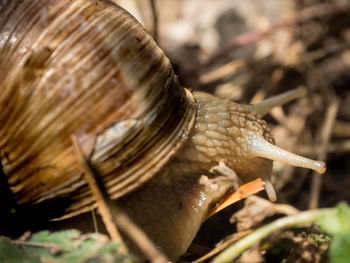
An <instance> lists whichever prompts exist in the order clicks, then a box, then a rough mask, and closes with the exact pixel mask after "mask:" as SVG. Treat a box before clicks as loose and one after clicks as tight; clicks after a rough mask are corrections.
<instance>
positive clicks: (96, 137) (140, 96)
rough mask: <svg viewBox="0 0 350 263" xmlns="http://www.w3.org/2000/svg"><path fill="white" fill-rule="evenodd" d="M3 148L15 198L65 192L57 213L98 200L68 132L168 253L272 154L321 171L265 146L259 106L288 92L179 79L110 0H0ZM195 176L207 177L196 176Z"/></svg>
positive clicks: (46, 199) (268, 139)
mask: <svg viewBox="0 0 350 263" xmlns="http://www.w3.org/2000/svg"><path fill="white" fill-rule="evenodd" d="M0 80H1V81H0V91H1V92H0V105H2V110H1V112H0V158H1V165H2V169H3V173H4V175H5V176H6V180H7V183H8V186H9V188H10V190H11V193H12V196H13V199H14V200H15V202H16V203H17V204H18V205H19V206H33V207H34V206H36V205H40V204H55V203H56V202H58V201H59V200H65V201H66V200H68V201H67V202H66V203H65V204H66V205H65V207H64V208H65V209H64V211H62V214H61V216H63V215H65V216H74V215H77V214H80V213H83V212H86V211H89V210H91V209H93V208H95V202H94V199H93V197H92V195H91V193H90V190H89V188H88V186H87V184H86V182H85V181H84V179H83V170H82V168H81V167H80V165H79V162H78V161H77V157H76V154H75V152H74V146H73V144H72V141H71V136H72V135H75V136H76V137H77V138H78V140H79V143H80V144H81V147H82V150H83V152H84V154H85V155H86V156H87V157H88V159H89V161H90V162H91V165H92V166H93V167H94V168H95V169H96V170H97V171H98V172H99V174H100V175H101V180H102V181H103V184H104V186H105V187H106V189H107V191H108V194H109V196H110V198H112V199H113V200H116V201H115V202H117V203H118V204H119V205H120V206H121V207H122V208H123V209H124V210H125V211H126V212H127V213H128V214H129V215H130V217H131V218H132V219H133V220H134V221H135V222H136V223H137V224H139V225H140V226H141V227H142V228H143V229H144V230H145V232H146V233H147V234H148V235H149V236H150V238H151V239H152V240H153V241H154V242H155V243H156V244H157V246H159V247H160V248H161V249H162V250H163V251H164V252H165V253H166V254H167V255H168V256H169V258H171V259H175V258H177V257H179V256H180V255H181V254H182V253H184V252H185V251H186V249H187V247H188V246H189V244H190V243H191V241H192V239H193V238H194V236H195V234H196V232H197V231H198V229H199V227H200V225H201V223H202V222H203V221H204V219H205V218H206V215H207V214H208V211H209V209H210V208H211V207H212V205H213V204H214V203H216V202H217V201H219V200H221V199H222V198H223V197H224V196H225V195H226V194H227V193H228V192H229V191H231V190H232V189H233V187H234V183H233V181H232V179H230V178H227V177H225V176H223V175H218V174H211V173H209V172H208V171H209V169H210V168H211V167H213V166H215V165H216V164H217V163H218V162H220V161H223V162H224V163H225V164H226V165H227V166H228V167H229V168H230V169H232V170H233V171H235V172H236V173H237V176H238V177H239V178H240V179H241V181H243V182H249V181H251V180H253V179H256V178H259V177H261V178H262V179H263V180H264V182H265V185H266V189H267V191H268V195H269V197H270V198H271V199H272V200H273V199H275V198H276V197H275V193H274V190H273V187H272V184H271V182H270V181H271V179H270V176H271V169H272V160H277V161H281V162H284V163H288V164H291V165H295V166H301V167H306V168H311V169H314V170H316V171H318V172H320V173H323V172H324V171H325V164H324V163H323V162H318V161H313V160H310V159H307V158H304V157H300V156H297V155H294V154H292V153H289V152H286V151H284V150H282V149H279V148H277V147H276V146H274V139H273V137H272V135H271V134H270V130H269V128H268V126H267V124H266V122H265V121H264V120H262V116H263V115H265V114H266V113H267V112H268V111H269V110H270V109H271V108H272V107H274V106H276V105H281V104H283V103H285V102H286V101H289V100H290V99H293V98H294V97H295V95H293V94H294V93H287V94H284V95H283V94H282V95H280V96H277V97H275V98H271V99H268V100H266V101H263V102H261V103H259V104H255V105H240V104H236V103H234V102H231V101H227V100H223V99H219V98H216V97H214V96H213V95H209V94H207V93H203V92H193V93H192V92H190V91H189V90H187V89H186V88H184V87H182V86H181V85H180V83H179V82H178V80H177V78H176V76H175V74H174V72H173V69H172V66H171V64H170V62H169V60H168V58H167V57H166V56H165V55H164V53H163V52H162V50H161V49H160V48H159V47H158V46H157V44H156V43H155V42H154V40H153V39H152V38H151V37H150V36H149V35H148V34H147V33H146V31H145V30H144V29H143V27H142V26H141V25H140V24H139V23H138V22H137V21H136V19H134V18H133V17H132V16H131V15H130V14H129V13H128V12H126V11H125V10H123V9H122V8H120V7H118V6H117V5H116V4H114V3H112V2H110V1H107V0H75V1H71V0H60V1H57V0H5V1H1V2H0ZM202 175H205V176H207V177H208V178H207V179H208V180H211V182H214V183H213V184H212V185H208V184H206V183H203V181H201V178H202Z"/></svg>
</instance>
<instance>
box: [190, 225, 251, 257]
mask: <svg viewBox="0 0 350 263" xmlns="http://www.w3.org/2000/svg"><path fill="white" fill-rule="evenodd" d="M251 232H252V230H251V229H249V230H244V231H242V232H239V233H237V234H235V235H233V236H232V237H231V238H229V239H228V240H226V241H225V242H222V243H221V244H220V245H218V246H217V247H215V248H214V249H212V250H211V251H210V252H209V253H207V254H205V255H204V256H202V257H200V258H198V259H196V260H195V261H192V262H191V263H201V262H203V261H205V260H207V259H208V258H211V257H213V256H215V255H216V254H217V253H219V252H221V251H223V250H224V249H225V248H227V247H228V246H229V245H231V244H232V243H234V242H236V241H237V240H239V239H241V238H243V237H245V236H246V235H248V234H250V233H251Z"/></svg>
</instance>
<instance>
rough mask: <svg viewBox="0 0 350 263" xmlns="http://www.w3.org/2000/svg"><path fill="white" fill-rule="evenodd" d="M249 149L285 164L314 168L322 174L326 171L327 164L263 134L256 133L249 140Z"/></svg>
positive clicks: (259, 155)
mask: <svg viewBox="0 0 350 263" xmlns="http://www.w3.org/2000/svg"><path fill="white" fill-rule="evenodd" d="M247 142H248V149H249V152H250V153H251V154H254V155H255V156H257V157H264V158H266V159H270V160H273V161H279V162H282V163H285V164H289V165H293V166H298V167H304V168H309V169H312V170H314V171H316V172H318V173H320V174H323V173H325V171H326V164H325V163H324V162H322V161H315V160H311V159H309V158H305V157H302V156H299V155H296V154H294V153H291V152H288V151H286V150H283V149H281V148H278V147H277V146H275V145H273V144H271V143H269V142H268V141H266V140H265V139H264V138H263V137H262V136H259V135H254V136H252V137H250V138H249V140H247Z"/></svg>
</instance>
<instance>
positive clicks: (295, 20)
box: [179, 1, 350, 78]
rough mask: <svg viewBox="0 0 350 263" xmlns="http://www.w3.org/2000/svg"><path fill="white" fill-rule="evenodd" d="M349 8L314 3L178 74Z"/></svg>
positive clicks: (194, 70)
mask: <svg viewBox="0 0 350 263" xmlns="http://www.w3.org/2000/svg"><path fill="white" fill-rule="evenodd" d="M349 8H350V4H349V3H346V2H345V1H337V2H331V3H322V4H318V5H314V6H312V7H309V8H306V9H304V10H302V11H300V12H298V15H296V16H295V17H292V18H288V19H284V20H282V21H280V22H279V23H276V24H274V25H272V26H271V27H269V28H267V29H266V30H264V31H261V30H255V31H251V32H248V33H244V34H241V35H238V36H236V37H235V38H233V39H232V41H231V42H230V43H228V44H227V45H226V46H224V47H223V48H221V49H220V50H218V51H217V52H215V53H214V54H212V55H211V56H210V57H209V59H207V60H206V61H204V62H203V63H197V64H194V65H190V66H189V67H188V68H185V69H183V70H182V71H181V72H180V73H179V75H180V77H181V78H186V77H188V76H190V75H192V74H195V73H197V72H198V71H200V70H201V69H202V68H205V67H208V66H210V65H212V64H214V63H215V62H217V61H219V60H220V59H222V58H225V57H227V56H228V55H229V54H230V53H232V52H233V51H234V50H236V49H237V48H240V47H244V46H247V45H249V44H252V43H256V42H258V41H259V40H261V39H262V38H263V37H265V36H267V35H270V34H272V33H274V32H276V31H277V30H280V29H283V28H286V27H290V26H294V25H297V24H302V23H305V22H308V21H310V20H312V19H315V18H320V17H324V16H330V15H334V14H338V13H343V12H347V11H348V10H349Z"/></svg>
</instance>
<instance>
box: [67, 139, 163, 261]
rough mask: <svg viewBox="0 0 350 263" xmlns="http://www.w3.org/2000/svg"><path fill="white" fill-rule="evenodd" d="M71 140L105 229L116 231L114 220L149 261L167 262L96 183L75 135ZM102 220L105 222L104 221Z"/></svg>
mask: <svg viewBox="0 0 350 263" xmlns="http://www.w3.org/2000/svg"><path fill="white" fill-rule="evenodd" d="M72 140H73V143H74V145H75V148H76V151H77V153H78V155H79V159H80V162H81V163H82V166H83V168H84V172H85V177H86V179H87V181H88V183H89V185H90V187H91V190H92V192H93V194H94V197H95V198H96V202H97V205H98V208H99V210H100V212H101V210H103V212H104V213H105V214H104V215H103V214H102V213H101V215H102V218H103V219H104V220H105V218H104V216H105V217H106V219H107V222H108V224H111V225H106V227H107V229H108V228H109V227H110V229H108V231H110V230H111V231H118V230H117V227H116V225H115V224H114V222H116V224H117V225H118V227H119V228H120V229H121V230H122V231H123V232H124V233H126V234H127V235H128V236H129V237H130V238H131V239H132V240H133V241H134V242H135V244H136V245H137V246H138V247H139V248H140V250H141V251H142V252H143V253H144V255H146V257H147V258H148V259H149V260H150V261H151V262H155V263H167V262H169V260H168V259H167V257H166V256H165V255H164V254H163V253H162V252H161V251H159V250H158V249H157V248H156V246H155V245H154V244H153V242H152V241H151V240H150V239H149V238H148V236H147V235H146V234H145V233H144V232H143V231H142V230H141V229H140V228H139V227H138V226H137V225H136V224H135V223H134V222H133V221H132V220H131V219H130V218H129V216H128V215H127V214H125V213H124V211H123V210H122V209H121V208H120V207H119V206H118V205H117V203H115V202H113V203H112V201H111V200H110V199H109V197H108V194H107V192H106V190H105V188H104V187H103V185H101V184H98V178H96V174H95V173H94V171H93V169H92V167H91V166H90V165H89V162H88V160H86V158H85V156H84V154H83V152H82V149H81V148H80V145H79V143H78V141H77V138H76V137H75V136H72ZM101 207H102V209H101ZM109 220H111V222H109ZM104 222H105V223H106V221H104ZM115 234H116V233H115V232H113V235H115ZM118 234H119V232H118ZM119 236H120V235H119ZM120 240H121V238H120ZM122 248H123V249H124V250H125V252H126V251H127V250H126V247H123V246H122ZM120 252H124V251H120Z"/></svg>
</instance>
